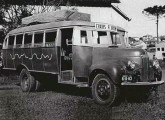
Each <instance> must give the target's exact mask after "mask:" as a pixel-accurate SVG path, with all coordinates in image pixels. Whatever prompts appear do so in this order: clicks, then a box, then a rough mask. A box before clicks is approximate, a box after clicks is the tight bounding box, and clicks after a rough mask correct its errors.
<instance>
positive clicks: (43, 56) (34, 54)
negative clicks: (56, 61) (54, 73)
mask: <svg viewBox="0 0 165 120" xmlns="http://www.w3.org/2000/svg"><path fill="white" fill-rule="evenodd" d="M10 56H11V59H12V60H15V58H16V56H17V57H18V58H19V59H21V57H23V56H25V58H27V59H29V60H32V59H33V57H34V56H36V58H37V59H38V60H41V59H42V58H45V59H46V58H48V60H52V54H51V56H49V55H46V56H45V55H44V54H43V53H42V54H41V57H40V58H39V57H38V56H37V54H36V53H33V55H32V57H28V56H26V54H25V53H24V54H22V55H19V54H15V55H14V56H12V55H11V54H10Z"/></svg>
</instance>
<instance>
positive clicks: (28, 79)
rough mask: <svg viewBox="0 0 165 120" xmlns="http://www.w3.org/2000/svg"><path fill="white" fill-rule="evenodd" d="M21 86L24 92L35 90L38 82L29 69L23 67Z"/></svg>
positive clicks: (20, 78)
mask: <svg viewBox="0 0 165 120" xmlns="http://www.w3.org/2000/svg"><path fill="white" fill-rule="evenodd" d="M19 80H20V86H21V89H22V91H23V92H33V91H35V87H36V82H35V79H34V77H33V76H32V75H30V73H29V71H27V70H26V69H22V71H21V73H20V76H19Z"/></svg>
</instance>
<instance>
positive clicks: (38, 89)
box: [35, 80, 43, 92]
mask: <svg viewBox="0 0 165 120" xmlns="http://www.w3.org/2000/svg"><path fill="white" fill-rule="evenodd" d="M42 90H43V85H42V83H41V82H40V81H38V80H36V87H35V91H38V92H39V91H42Z"/></svg>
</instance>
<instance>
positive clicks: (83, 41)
mask: <svg viewBox="0 0 165 120" xmlns="http://www.w3.org/2000/svg"><path fill="white" fill-rule="evenodd" d="M80 35H81V39H80V43H81V44H87V43H88V39H87V32H86V31H81V34H80Z"/></svg>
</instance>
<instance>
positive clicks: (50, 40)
mask: <svg viewBox="0 0 165 120" xmlns="http://www.w3.org/2000/svg"><path fill="white" fill-rule="evenodd" d="M56 36H57V31H46V33H45V46H46V47H50V46H55V40H56Z"/></svg>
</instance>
